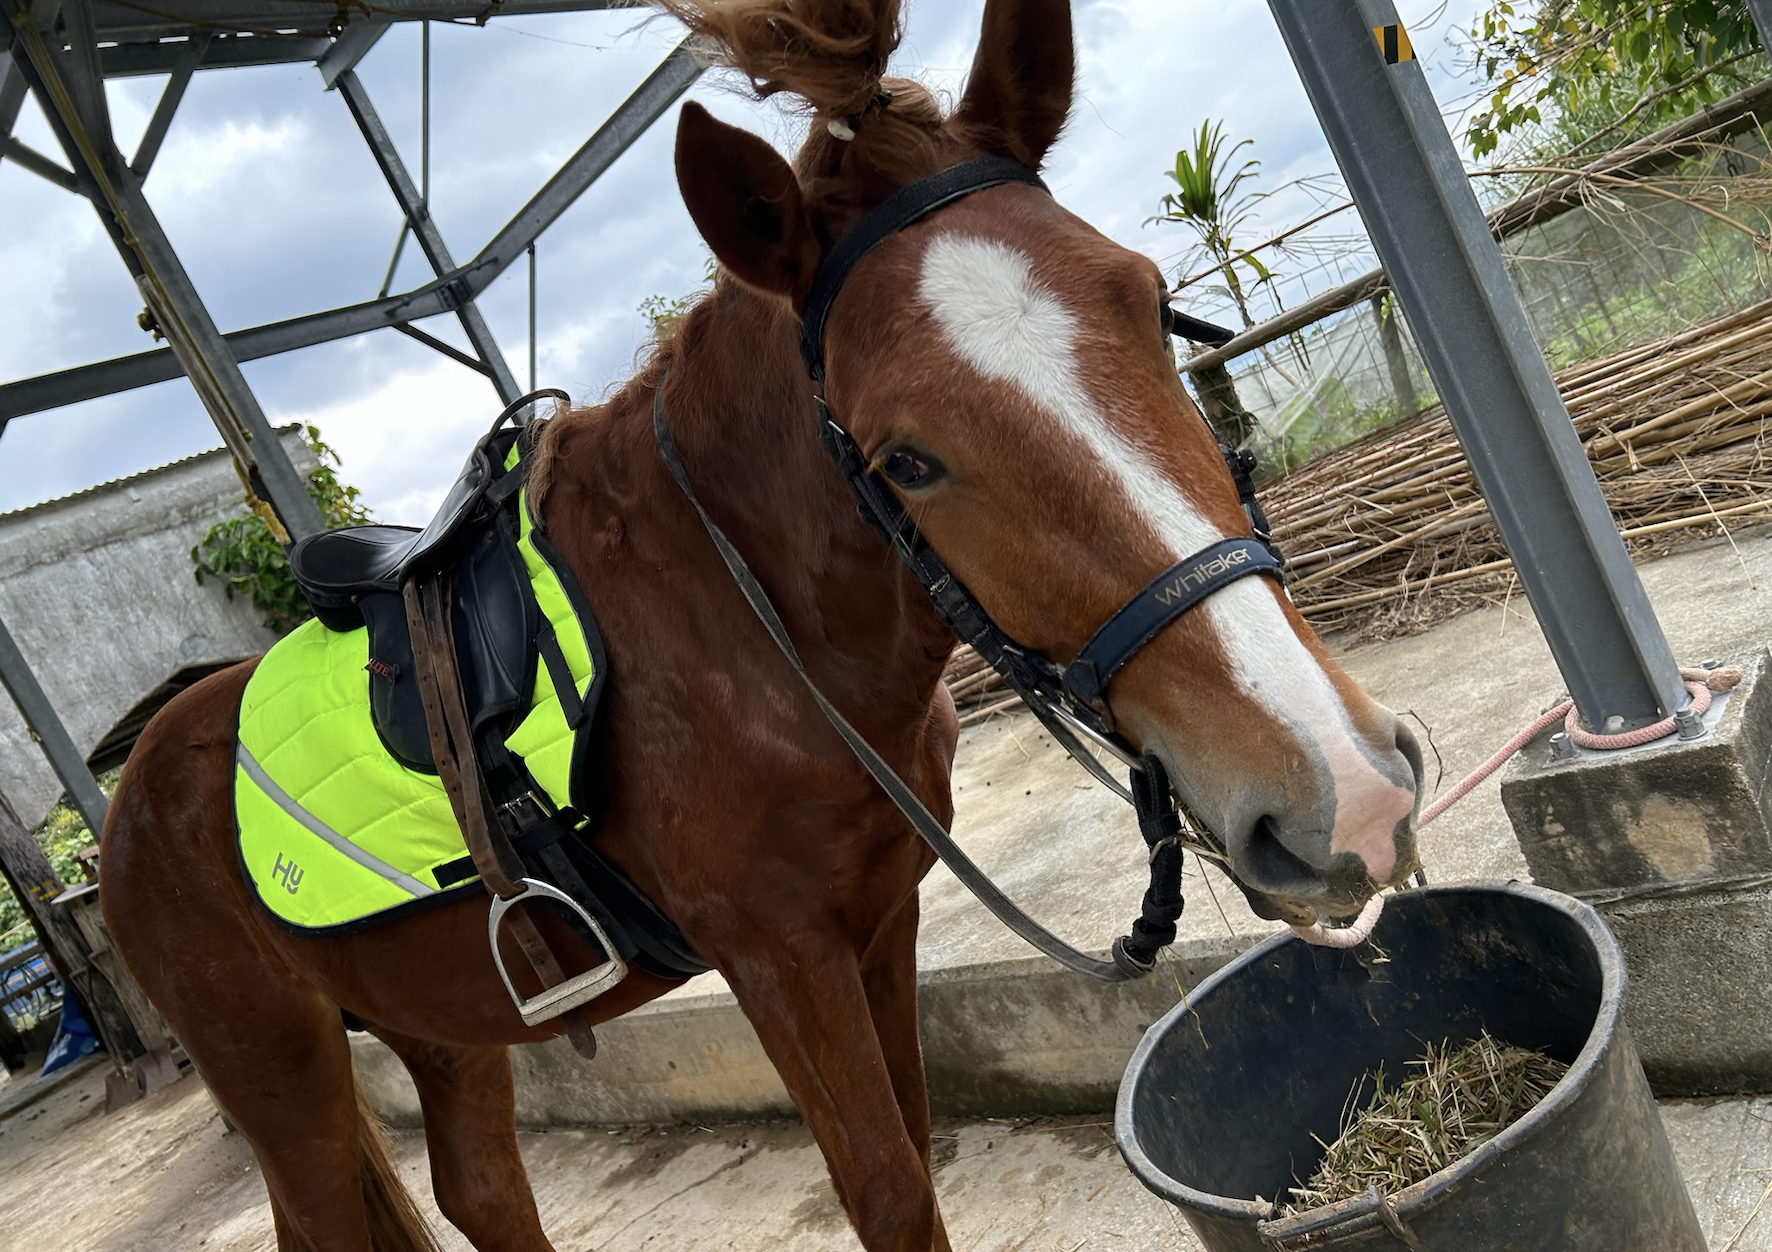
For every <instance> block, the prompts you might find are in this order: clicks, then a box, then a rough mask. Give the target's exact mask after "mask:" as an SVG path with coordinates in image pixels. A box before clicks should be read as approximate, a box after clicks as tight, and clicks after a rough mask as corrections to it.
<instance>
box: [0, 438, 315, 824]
mask: <svg viewBox="0 0 1772 1252" xmlns="http://www.w3.org/2000/svg"><path fill="white" fill-rule="evenodd" d="M281 437H282V439H283V441H284V445H285V446H286V447H287V448H288V449H289V451H290V454H291V455H292V456H293V457H294V458H295V459H296V464H297V466H298V468H300V469H302V470H303V471H304V472H305V471H307V470H309V469H311V468H312V467H313V466H314V464H315V462H314V457H313V454H312V453H311V452H310V451H309V450H308V448H307V445H306V444H305V443H304V442H302V440H301V438H300V436H299V434H298V433H297V432H296V430H295V428H293V427H291V428H289V429H288V430H286V431H284V432H282V433H281ZM241 497H242V492H241V487H240V480H239V478H238V477H237V476H236V475H235V473H234V468H233V464H232V462H231V461H230V460H229V458H228V456H227V454H226V453H225V452H223V451H222V450H221V449H219V448H218V449H216V450H215V451H213V452H206V453H202V454H200V455H198V456H194V457H188V458H186V459H185V460H182V461H175V462H173V463H172V464H170V465H165V466H161V467H160V468H158V469H153V470H149V471H147V472H146V473H142V474H137V475H134V476H132V477H130V478H123V479H118V480H116V481H113V482H109V483H103V484H101V485H99V486H97V487H93V488H91V489H90V490H87V491H82V492H78V493H76V494H74V495H71V496H64V497H62V498H61V499H59V500H51V501H48V502H46V503H44V504H38V505H33V506H32V507H30V508H28V509H20V510H18V511H16V512H12V513H4V514H0V618H3V619H4V620H5V622H6V625H7V627H8V628H9V629H10V630H11V632H12V634H13V637H14V638H15V639H16V640H17V641H18V646H19V650H20V651H21V652H22V653H23V654H24V656H25V660H26V661H27V662H29V663H30V665H31V668H32V669H33V670H34V671H35V672H36V675H37V680H38V682H39V683H41V684H42V686H43V689H44V691H45V692H46V693H47V694H48V696H49V698H50V700H51V702H53V704H54V705H55V707H56V709H57V710H58V711H59V712H60V714H61V717H62V721H63V722H64V723H65V724H66V726H67V728H68V732H69V733H70V734H71V735H72V736H73V738H74V742H75V744H76V745H78V746H79V748H80V750H81V751H82V752H88V753H90V752H91V751H92V749H93V748H94V747H95V746H96V745H97V744H98V743H99V742H100V741H101V740H102V739H104V737H105V736H106V734H107V733H109V732H110V730H111V729H112V727H114V726H116V725H117V723H118V722H119V721H120V720H121V719H122V718H123V717H124V716H125V715H126V714H127V713H128V712H129V711H130V710H131V709H132V708H134V707H135V705H136V704H137V703H138V702H139V701H140V700H141V699H142V698H143V697H144V696H146V695H147V694H148V693H149V692H151V691H153V690H154V688H156V687H158V686H159V685H160V684H162V683H164V682H165V681H166V680H167V679H169V678H171V677H172V676H173V675H174V674H176V673H178V672H179V671H180V670H183V669H187V668H190V667H192V666H201V665H214V664H216V663H218V662H226V661H233V660H239V659H242V658H245V657H249V656H254V655H257V654H258V653H260V652H262V651H264V650H265V648H266V647H268V646H269V645H270V643H271V642H272V641H273V639H274V636H273V635H272V634H271V633H270V632H269V631H267V630H265V629H264V627H263V626H262V625H260V620H259V619H260V615H259V614H258V613H257V612H256V611H255V610H254V609H253V607H252V605H251V603H250V602H248V601H245V600H242V599H238V598H236V599H234V600H232V601H230V600H228V599H227V598H226V596H225V595H224V594H223V591H222V588H221V587H220V586H217V585H214V584H209V585H205V586H201V587H199V586H198V585H197V583H196V581H195V580H194V579H193V578H192V576H191V556H190V553H191V548H192V546H193V545H194V544H196V543H197V541H198V540H199V539H201V538H202V537H203V534H204V532H205V531H207V530H208V529H209V527H211V526H212V525H214V524H215V523H216V522H218V521H221V520H223V519H224V518H227V517H230V516H236V515H238V514H239V513H240V512H241V511H242V509H243V506H242V503H241ZM61 793H62V786H61V783H60V782H59V781H57V779H56V777H55V775H54V773H53V772H52V771H51V770H50V768H49V763H48V761H47V760H45V759H44V757H43V754H42V752H41V751H39V750H38V748H37V746H36V745H35V744H34V743H32V741H31V738H30V734H29V732H28V731H27V730H26V728H25V724H24V720H23V719H22V718H21V717H20V716H19V714H18V710H17V709H15V708H14V707H13V705H12V702H11V701H10V700H5V699H0V794H4V795H5V797H6V798H7V799H8V800H9V801H11V803H12V806H13V808H14V809H16V810H17V812H18V815H19V817H20V818H21V819H23V821H24V822H25V824H26V825H27V826H34V825H36V824H37V823H38V822H40V821H42V819H43V818H44V816H45V815H46V814H47V813H48V812H49V809H50V808H51V807H52V806H53V805H54V804H55V802H56V800H57V799H58V798H59V797H60V796H61Z"/></svg>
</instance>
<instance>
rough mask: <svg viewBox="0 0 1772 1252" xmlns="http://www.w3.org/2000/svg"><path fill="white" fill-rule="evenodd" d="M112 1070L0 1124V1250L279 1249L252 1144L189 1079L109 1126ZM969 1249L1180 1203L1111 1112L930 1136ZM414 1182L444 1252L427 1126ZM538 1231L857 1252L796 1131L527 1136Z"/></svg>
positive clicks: (405, 1168)
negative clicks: (1168, 1195)
mask: <svg viewBox="0 0 1772 1252" xmlns="http://www.w3.org/2000/svg"><path fill="white" fill-rule="evenodd" d="M103 1106H104V1072H103V1070H102V1069H101V1070H98V1071H95V1072H93V1073H89V1074H87V1075H85V1076H83V1077H82V1078H81V1079H80V1080H78V1081H76V1082H74V1083H71V1084H69V1085H68V1086H66V1087H64V1088H63V1089H61V1090H60V1091H57V1092H55V1093H53V1094H51V1095H50V1096H48V1097H47V1098H46V1099H44V1100H42V1101H41V1102H39V1103H37V1104H35V1105H33V1106H31V1107H29V1108H27V1109H25V1110H23V1111H21V1112H20V1113H18V1114H16V1115H15V1116H14V1117H12V1118H11V1119H9V1120H7V1121H4V1122H0V1247H4V1248H6V1249H20V1250H25V1249H28V1250H29V1252H62V1250H63V1249H67V1250H69V1252H73V1250H75V1249H78V1250H79V1252H140V1250H142V1249H156V1250H158V1249H166V1250H168V1252H170V1250H173V1249H188V1248H203V1249H206V1250H214V1252H259V1250H266V1252H268V1250H269V1249H272V1248H274V1247H275V1246H276V1245H275V1240H274V1239H273V1237H272V1234H271V1214H270V1207H269V1204H268V1202H267V1201H266V1199H265V1189H264V1184H263V1182H262V1180H261V1179H260V1177H259V1174H258V1168H257V1166H256V1164H255V1163H254V1161H253V1159H252V1152H251V1150H250V1149H249V1148H248V1147H247V1145H246V1143H245V1141H244V1140H243V1139H242V1138H241V1137H240V1136H239V1135H238V1134H234V1133H230V1132H229V1131H228V1130H227V1129H226V1127H225V1126H224V1125H223V1123H222V1121H221V1118H220V1117H219V1115H218V1114H217V1113H216V1110H215V1106H214V1104H213V1103H212V1102H211V1101H210V1099H209V1095H208V1093H207V1092H206V1091H205V1090H204V1088H203V1086H202V1085H201V1083H200V1082H198V1081H197V1080H196V1079H194V1078H187V1079H186V1080H185V1081H183V1082H180V1083H178V1084H177V1085H176V1086H174V1087H172V1088H170V1089H168V1090H166V1091H163V1092H161V1093H159V1094H158V1095H156V1096H155V1097H153V1098H152V1099H149V1100H144V1101H141V1102H139V1103H137V1104H132V1105H129V1106H128V1107H126V1108H124V1109H122V1110H120V1111H119V1112H117V1113H114V1114H111V1115H109V1116H106V1115H105V1114H104V1113H103ZM937 1135H938V1137H937V1139H936V1141H935V1159H936V1162H937V1164H938V1166H939V1170H938V1180H939V1185H940V1190H941V1198H942V1205H943V1211H944V1212H945V1214H946V1215H947V1220H948V1222H949V1228H950V1231H951V1233H952V1235H953V1239H954V1245H955V1247H956V1248H965V1249H977V1250H978V1252H986V1250H994V1249H1003V1250H1007V1249H1012V1248H1014V1249H1024V1248H1025V1249H1030V1250H1032V1249H1042V1250H1045V1249H1063V1250H1070V1249H1079V1248H1082V1247H1085V1246H1086V1247H1089V1248H1127V1249H1132V1248H1155V1247H1165V1248H1184V1249H1193V1248H1195V1247H1196V1246H1197V1245H1196V1244H1194V1243H1193V1241H1192V1239H1191V1238H1190V1237H1189V1236H1188V1235H1187V1234H1186V1233H1185V1232H1184V1231H1183V1230H1182V1229H1181V1225H1180V1223H1179V1221H1178V1219H1177V1218H1176V1216H1175V1215H1174V1213H1173V1211H1172V1210H1171V1209H1170V1208H1169V1206H1167V1205H1166V1204H1164V1203H1163V1202H1162V1201H1160V1200H1158V1199H1157V1198H1156V1197H1154V1196H1152V1195H1151V1194H1150V1193H1149V1192H1147V1191H1145V1190H1144V1188H1143V1187H1142V1186H1140V1185H1139V1183H1138V1182H1137V1181H1136V1180H1135V1179H1134V1178H1133V1177H1132V1175H1131V1174H1130V1173H1128V1172H1127V1170H1126V1168H1125V1167H1124V1166H1123V1165H1122V1164H1121V1163H1120V1158H1119V1153H1118V1151H1117V1150H1116V1149H1115V1148H1114V1146H1113V1137H1112V1129H1111V1126H1110V1125H1109V1122H1108V1119H1107V1118H1106V1117H1105V1116H1104V1117H1101V1118H1087V1117H1084V1118H1065V1119H1043V1120H1040V1121H1034V1122H1009V1121H997V1122H993V1121H982V1122H974V1123H957V1124H956V1123H949V1124H944V1125H941V1126H939V1127H938V1128H937ZM393 1137H394V1140H395V1144H396V1146H397V1148H398V1151H399V1157H400V1163H401V1167H402V1172H403V1174H404V1176H405V1180H406V1183H407V1186H408V1187H409V1188H410V1189H411V1190H412V1192H413V1194H414V1195H415V1196H417V1197H418V1199H419V1202H420V1204H421V1206H422V1207H423V1208H424V1209H425V1211H426V1213H427V1215H428V1216H429V1217H430V1218H431V1220H432V1222H433V1223H434V1224H435V1226H436V1228H437V1230H438V1232H439V1233H440V1234H441V1235H443V1239H442V1242H443V1246H444V1247H446V1248H448V1249H450V1252H457V1250H460V1252H466V1250H467V1249H468V1244H467V1242H466V1241H465V1240H463V1239H461V1238H460V1237H459V1236H458V1235H456V1234H455V1232H454V1231H453V1230H452V1229H450V1228H449V1227H448V1226H447V1225H446V1224H445V1223H444V1222H443V1221H442V1219H441V1218H440V1217H439V1216H438V1215H437V1213H436V1210H435V1208H434V1206H433V1204H432V1202H431V1193H430V1182H429V1178H428V1176H427V1173H426V1169H425V1156H424V1143H423V1139H422V1136H421V1135H420V1134H418V1133H417V1132H411V1131H401V1132H395V1133H394V1136H393ZM521 1138H522V1145H523V1157H524V1160H525V1161H526V1162H527V1163H528V1166H529V1175H530V1179H531V1181H532V1183H533V1185H534V1187H535V1191H536V1195H537V1198H538V1200H539V1203H540V1206H541V1214H542V1222H543V1225H544V1226H545V1227H546V1228H547V1230H548V1233H549V1235H550V1237H551V1238H552V1239H553V1240H554V1243H555V1246H556V1247H557V1248H559V1249H560V1250H561V1252H567V1250H569V1249H571V1250H574V1252H577V1250H588V1249H592V1248H595V1249H598V1252H630V1250H635V1252H637V1250H639V1249H650V1250H652V1252H657V1249H660V1248H670V1249H680V1250H681V1252H702V1250H703V1249H707V1250H710V1252H711V1250H712V1249H752V1248H758V1249H761V1248H765V1247H767V1248H770V1249H783V1250H784V1252H813V1250H815V1249H817V1250H824V1249H850V1248H858V1247H859V1244H857V1243H856V1242H855V1239H854V1236H853V1235H852V1234H851V1233H850V1232H849V1228H848V1225H847V1223H846V1221H845V1219H844V1217H843V1214H842V1211H841V1210H840V1209H839V1208H838V1206H837V1202H836V1198H835V1196H834V1195H833V1194H832V1192H831V1188H830V1184H829V1182H828V1181H827V1178H826V1175H825V1171H824V1163H823V1160H822V1159H821V1158H820V1156H819V1154H818V1151H817V1149H816V1147H814V1145H813V1143H812V1141H811V1138H810V1136H809V1135H808V1134H807V1133H806V1131H805V1128H804V1127H802V1126H801V1125H799V1124H798V1123H794V1122H774V1123H763V1124H746V1125H729V1126H714V1127H710V1128H706V1129H703V1128H700V1127H691V1126H676V1127H641V1128H634V1129H628V1130H566V1131H553V1132H546V1133H540V1132H524V1133H523V1135H522V1136H521Z"/></svg>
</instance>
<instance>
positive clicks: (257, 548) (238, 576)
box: [191, 426, 370, 635]
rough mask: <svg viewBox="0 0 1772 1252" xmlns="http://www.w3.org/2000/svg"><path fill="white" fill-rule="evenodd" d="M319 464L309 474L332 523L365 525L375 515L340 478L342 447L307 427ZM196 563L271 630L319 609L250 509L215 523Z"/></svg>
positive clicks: (201, 575) (199, 575) (199, 576)
mask: <svg viewBox="0 0 1772 1252" xmlns="http://www.w3.org/2000/svg"><path fill="white" fill-rule="evenodd" d="M305 434H306V437H307V441H308V447H309V448H311V449H312V450H313V452H314V456H315V457H316V458H317V459H318V460H319V462H320V464H319V466H318V467H317V468H316V469H315V470H314V472H313V473H312V474H311V475H309V477H308V494H309V495H311V496H312V497H313V498H314V503H315V504H317V505H318V506H319V508H320V517H321V520H322V521H324V522H325V523H326V525H327V526H328V527H337V526H360V525H362V524H363V523H365V522H367V521H369V520H370V516H369V510H368V509H367V508H365V507H364V506H363V505H362V503H361V502H360V499H359V497H360V496H361V493H360V492H359V491H358V490H357V488H355V487H353V486H350V485H349V484H347V483H343V482H340V481H339V477H338V470H337V467H338V464H339V459H338V453H337V452H335V451H333V449H332V448H331V447H330V446H328V445H327V444H326V443H325V442H324V441H323V440H322V439H321V438H320V431H319V428H318V427H315V426H309V427H308V428H307V429H306V431H305ZM191 565H192V566H193V567H194V577H195V578H196V580H197V582H198V584H199V585H202V584H204V583H205V582H207V581H208V580H211V579H213V580H215V581H217V582H219V583H221V586H222V591H223V592H224V594H226V596H227V597H228V599H230V600H232V599H233V598H234V597H235V596H236V595H242V596H245V597H247V598H248V599H250V600H251V601H252V606H253V607H254V608H255V609H257V610H258V611H259V612H261V613H263V614H264V624H265V628H266V629H267V630H271V631H275V632H276V633H277V634H280V635H281V634H284V633H286V632H288V631H291V630H294V629H295V628H296V627H297V626H299V625H301V624H302V623H303V622H305V621H307V620H308V618H310V617H312V616H313V615H314V611H313V610H312V609H311V608H309V607H308V602H307V599H306V598H305V597H304V596H303V595H302V593H301V590H300V588H298V587H297V586H296V585H295V575H294V574H293V573H291V571H290V569H289V558H288V556H287V555H285V553H284V551H283V546H282V545H281V544H279V543H278V542H277V540H276V538H275V537H274V536H273V535H272V534H271V528H270V527H269V526H267V525H266V524H265V522H264V519H262V518H260V517H258V516H256V515H254V514H250V513H249V514H246V515H245V516H243V517H231V518H229V519H227V520H226V521H223V522H217V523H216V524H215V525H214V526H211V527H210V528H209V530H208V532H207V533H206V534H204V536H203V538H202V539H201V540H199V541H198V543H197V546H196V547H194V548H192V549H191Z"/></svg>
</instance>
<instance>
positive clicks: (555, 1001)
mask: <svg viewBox="0 0 1772 1252" xmlns="http://www.w3.org/2000/svg"><path fill="white" fill-rule="evenodd" d="M517 885H518V886H519V887H520V888H521V890H520V891H518V892H517V894H516V895H513V896H507V897H505V898H503V899H500V898H499V897H497V896H494V897H493V899H492V912H491V914H490V916H488V917H487V919H486V939H487V942H488V943H489V944H490V945H491V947H492V963H493V964H494V965H495V966H497V967H498V976H499V977H500V978H501V979H503V980H504V984H505V990H506V991H507V992H509V993H510V996H511V1003H512V1004H514V1005H516V1006H517V1014H518V1016H520V1017H522V1019H523V1024H524V1025H526V1026H538V1025H540V1024H541V1023H542V1022H545V1021H550V1020H552V1019H553V1018H556V1017H559V1016H560V1015H561V1014H562V1013H570V1012H571V1011H572V1010H573V1009H575V1008H578V1007H579V1006H580V1005H582V1004H588V1003H590V1002H591V1001H592V1000H595V999H596V998H597V997H598V996H600V995H602V994H603V993H604V992H606V991H610V990H612V989H614V988H615V986H616V985H617V984H619V983H620V982H621V980H622V979H624V978H626V977H627V976H628V963H627V962H626V961H624V960H622V959H621V955H620V954H619V953H618V952H616V950H615V944H613V943H612V942H610V939H609V935H608V934H607V933H606V932H605V931H604V929H603V927H601V926H600V925H598V924H597V919H596V918H594V917H592V916H591V915H590V914H589V913H588V912H586V911H585V909H584V907H583V906H582V905H581V904H579V902H578V901H577V900H574V899H573V898H572V897H571V896H569V895H567V894H566V893H565V892H564V891H561V890H560V889H559V888H558V887H554V886H551V885H550V884H548V883H545V882H537V881H536V880H535V879H533V878H520V879H518V880H517ZM538 896H539V897H541V898H542V899H546V900H552V901H554V902H555V903H557V904H562V905H564V906H565V907H566V908H568V909H570V910H572V912H573V914H574V915H575V916H576V917H577V918H578V920H579V921H581V922H583V923H584V924H585V927H586V928H587V929H588V930H589V931H590V932H591V935H592V937H593V938H595V939H596V941H597V943H598V945H599V946H600V947H601V948H602V949H603V951H604V952H605V953H607V954H608V956H609V959H608V960H607V961H605V962H604V963H603V964H601V965H598V966H596V967H595V968H593V969H588V970H586V971H585V972H584V973H582V974H578V975H576V976H574V977H572V978H568V979H567V980H566V981H565V982H562V983H558V984H556V985H554V986H552V987H548V988H546V989H544V990H543V991H541V992H540V993H539V994H537V995H533V996H530V997H529V998H528V999H524V998H523V996H522V994H521V993H520V992H519V991H518V990H517V985H516V984H515V983H513V982H512V981H511V975H510V972H509V971H508V970H506V969H505V961H504V956H503V955H502V954H501V953H500V952H499V950H498V928H499V923H500V922H502V921H503V920H504V916H505V914H506V913H507V912H509V911H510V909H511V906H512V905H514V904H521V903H522V902H523V901H525V900H532V899H535V898H536V897H538Z"/></svg>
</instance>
